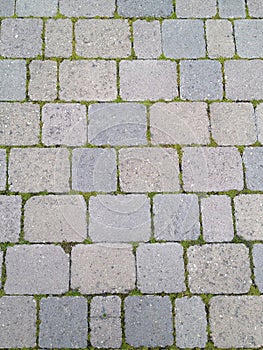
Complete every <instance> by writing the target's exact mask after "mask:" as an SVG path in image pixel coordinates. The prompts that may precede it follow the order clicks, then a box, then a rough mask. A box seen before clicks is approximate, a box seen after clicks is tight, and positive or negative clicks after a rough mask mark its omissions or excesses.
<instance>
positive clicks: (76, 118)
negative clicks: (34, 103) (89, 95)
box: [42, 103, 87, 146]
mask: <svg viewBox="0 0 263 350" xmlns="http://www.w3.org/2000/svg"><path fill="white" fill-rule="evenodd" d="M42 122H43V127H42V141H43V143H44V144H45V145H47V146H51V145H68V146H82V145H84V144H85V143H86V142H87V119H86V107H85V106H83V105H80V104H73V103H72V104H69V103H67V104H66V103H57V104H46V105H45V106H44V107H43V109H42Z"/></svg>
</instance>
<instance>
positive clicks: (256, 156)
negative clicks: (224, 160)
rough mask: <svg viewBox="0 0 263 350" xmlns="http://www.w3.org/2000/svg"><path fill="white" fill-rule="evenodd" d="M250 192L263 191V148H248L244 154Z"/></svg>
mask: <svg viewBox="0 0 263 350" xmlns="http://www.w3.org/2000/svg"><path fill="white" fill-rule="evenodd" d="M243 161H244V165H245V173H246V184H247V188H248V189H249V190H253V191H263V147H248V148H246V149H245V151H244V153H243Z"/></svg>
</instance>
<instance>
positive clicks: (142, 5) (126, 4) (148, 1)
mask: <svg viewBox="0 0 263 350" xmlns="http://www.w3.org/2000/svg"><path fill="white" fill-rule="evenodd" d="M117 6H118V7H117V10H118V13H119V15H121V16H124V17H168V16H170V15H171V14H172V12H173V2H172V0H117Z"/></svg>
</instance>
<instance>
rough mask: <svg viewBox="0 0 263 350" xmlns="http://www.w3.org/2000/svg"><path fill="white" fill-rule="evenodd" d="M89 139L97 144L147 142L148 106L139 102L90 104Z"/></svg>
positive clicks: (115, 144) (139, 143)
mask: <svg viewBox="0 0 263 350" xmlns="http://www.w3.org/2000/svg"><path fill="white" fill-rule="evenodd" d="M88 119H89V128H88V141H89V143H92V144H95V145H99V146H100V145H111V146H121V145H122V146H132V145H145V144H147V139H146V131H147V118H146V106H144V105H143V104H139V103H138V104H137V103H98V104H92V105H90V106H89V112H88Z"/></svg>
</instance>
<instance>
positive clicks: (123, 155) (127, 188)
mask: <svg viewBox="0 0 263 350" xmlns="http://www.w3.org/2000/svg"><path fill="white" fill-rule="evenodd" d="M119 171H120V186H121V189H122V191H124V192H174V191H178V190H179V189H180V186H179V167H178V155H177V152H176V150H175V149H172V148H165V149H164V148H163V149H161V148H124V149H121V150H120V152H119Z"/></svg>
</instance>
